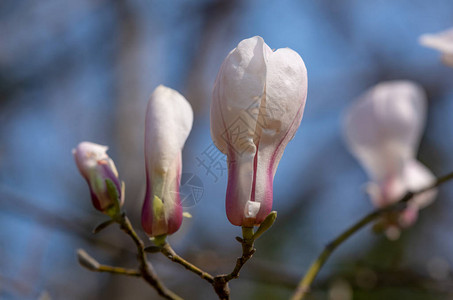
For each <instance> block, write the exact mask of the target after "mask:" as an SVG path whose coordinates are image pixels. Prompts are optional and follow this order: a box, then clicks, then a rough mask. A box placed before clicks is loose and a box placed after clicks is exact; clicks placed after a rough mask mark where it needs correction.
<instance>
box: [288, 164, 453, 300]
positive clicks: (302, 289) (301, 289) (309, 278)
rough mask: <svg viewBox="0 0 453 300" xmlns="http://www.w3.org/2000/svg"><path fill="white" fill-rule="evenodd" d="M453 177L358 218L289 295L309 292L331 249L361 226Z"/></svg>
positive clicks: (297, 299)
mask: <svg viewBox="0 0 453 300" xmlns="http://www.w3.org/2000/svg"><path fill="white" fill-rule="evenodd" d="M452 179H453V172H451V173H449V174H447V175H445V176H442V177H440V178H438V179H437V180H436V181H435V182H434V183H433V184H431V185H430V186H428V187H426V188H423V189H420V190H418V191H416V192H407V193H406V194H405V195H404V196H403V197H402V198H401V199H399V200H398V201H396V202H395V203H394V204H392V205H389V206H387V207H384V208H381V209H377V210H375V211H373V212H371V213H369V214H368V215H366V216H365V217H363V218H362V219H360V220H359V221H358V222H357V223H355V224H354V225H352V226H351V227H349V228H348V229H346V230H345V231H344V232H343V233H341V234H340V235H339V236H338V237H337V238H335V239H334V240H333V241H331V242H330V243H329V244H327V245H326V247H325V248H324V250H323V251H322V252H321V254H320V255H319V256H318V258H317V259H316V260H315V261H314V262H313V263H312V265H311V266H310V268H309V269H308V271H307V273H306V274H305V276H304V277H303V278H302V280H301V281H300V282H299V285H298V286H297V288H296V290H295V292H294V294H293V296H292V297H291V299H292V300H301V299H303V298H304V297H305V296H306V295H307V294H308V292H309V290H310V286H311V284H312V282H313V280H314V279H315V278H316V276H317V275H318V273H319V271H320V269H321V268H322V266H323V265H324V264H325V262H326V261H327V259H328V258H329V257H330V255H331V254H332V253H333V251H334V250H335V249H336V248H337V247H338V246H340V245H341V244H342V243H343V242H344V241H346V240H347V239H348V238H349V237H351V236H352V235H353V234H354V233H356V232H357V231H359V230H360V229H361V228H363V227H365V226H366V225H368V224H369V223H371V222H372V221H374V220H376V219H377V218H379V217H381V216H382V215H384V214H386V213H389V212H394V211H402V210H404V209H405V208H406V207H407V203H408V202H409V201H410V200H411V199H412V198H413V197H414V196H416V195H418V194H421V193H424V192H426V191H429V190H431V189H434V188H436V187H438V186H439V185H441V184H443V183H445V182H447V181H449V180H452Z"/></svg>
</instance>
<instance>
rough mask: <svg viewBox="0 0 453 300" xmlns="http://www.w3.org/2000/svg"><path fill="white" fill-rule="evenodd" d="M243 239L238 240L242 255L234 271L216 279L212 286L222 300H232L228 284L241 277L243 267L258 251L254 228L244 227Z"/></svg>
mask: <svg viewBox="0 0 453 300" xmlns="http://www.w3.org/2000/svg"><path fill="white" fill-rule="evenodd" d="M242 237H243V238H242V239H241V238H237V239H238V241H239V242H240V243H241V244H242V255H241V257H239V258H238V259H237V260H236V266H235V267H234V270H233V271H232V272H231V273H229V274H224V275H218V276H215V277H214V283H213V284H212V286H213V287H214V290H215V292H216V293H217V295H218V296H219V299H221V300H228V299H230V288H229V286H228V282H229V281H231V280H233V279H235V278H238V277H239V272H240V271H241V269H242V267H243V266H244V264H245V263H246V262H247V261H248V260H249V259H250V258H251V257H252V256H253V254H254V253H255V251H256V249H255V248H254V247H253V245H254V242H255V239H254V238H253V227H242Z"/></svg>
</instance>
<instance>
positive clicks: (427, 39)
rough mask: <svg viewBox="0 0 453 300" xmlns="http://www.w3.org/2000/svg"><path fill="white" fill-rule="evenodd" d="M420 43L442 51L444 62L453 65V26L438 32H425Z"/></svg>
mask: <svg viewBox="0 0 453 300" xmlns="http://www.w3.org/2000/svg"><path fill="white" fill-rule="evenodd" d="M420 44H422V45H423V46H426V47H429V48H433V49H436V50H439V51H440V52H442V60H443V61H444V63H445V64H446V65H449V66H450V67H453V28H450V29H448V30H445V31H442V32H439V33H436V34H424V35H422V36H421V37H420Z"/></svg>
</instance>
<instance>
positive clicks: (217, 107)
mask: <svg viewBox="0 0 453 300" xmlns="http://www.w3.org/2000/svg"><path fill="white" fill-rule="evenodd" d="M266 48H269V47H268V46H267V45H266V44H265V43H264V41H263V39H262V38H261V37H252V38H250V39H246V40H243V41H241V42H240V43H239V44H238V46H237V48H235V49H234V50H233V51H231V52H230V54H228V56H227V57H226V58H225V60H224V62H223V64H222V66H221V69H220V71H219V74H218V75H217V78H216V82H215V85H214V91H213V100H212V106H211V135H212V139H213V140H214V143H215V144H216V146H217V147H218V148H219V150H220V151H222V152H223V153H225V154H227V153H228V151H230V150H233V151H237V152H239V153H242V152H244V151H247V152H250V153H254V152H255V145H254V142H253V139H254V136H255V128H256V122H257V120H256V117H254V115H253V114H254V110H255V109H256V108H257V107H259V105H260V103H261V99H262V98H263V96H264V88H265V78H266V62H265V61H266V57H265V53H267V52H268V51H267V50H266ZM229 147H230V149H229ZM231 147H233V148H232V149H231Z"/></svg>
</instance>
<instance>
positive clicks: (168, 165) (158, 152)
mask: <svg viewBox="0 0 453 300" xmlns="http://www.w3.org/2000/svg"><path fill="white" fill-rule="evenodd" d="M192 121H193V112H192V108H191V106H190V104H189V102H188V101H187V100H186V99H185V98H184V97H183V96H182V95H181V94H179V93H178V92H177V91H175V90H172V89H170V88H168V87H165V86H162V85H160V86H158V87H157V88H156V89H155V90H154V92H153V94H152V95H151V97H150V99H149V102H148V107H147V109H146V124H145V161H146V195H145V201H144V203H143V209H142V226H143V229H144V230H145V232H146V233H147V234H148V235H149V236H153V237H154V236H160V235H166V234H172V233H174V232H176V231H177V230H178V229H179V227H180V226H181V222H182V207H181V201H180V195H179V184H180V177H181V170H182V161H181V151H182V148H183V146H184V143H185V141H186V139H187V137H188V135H189V133H190V130H191V128H192Z"/></svg>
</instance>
